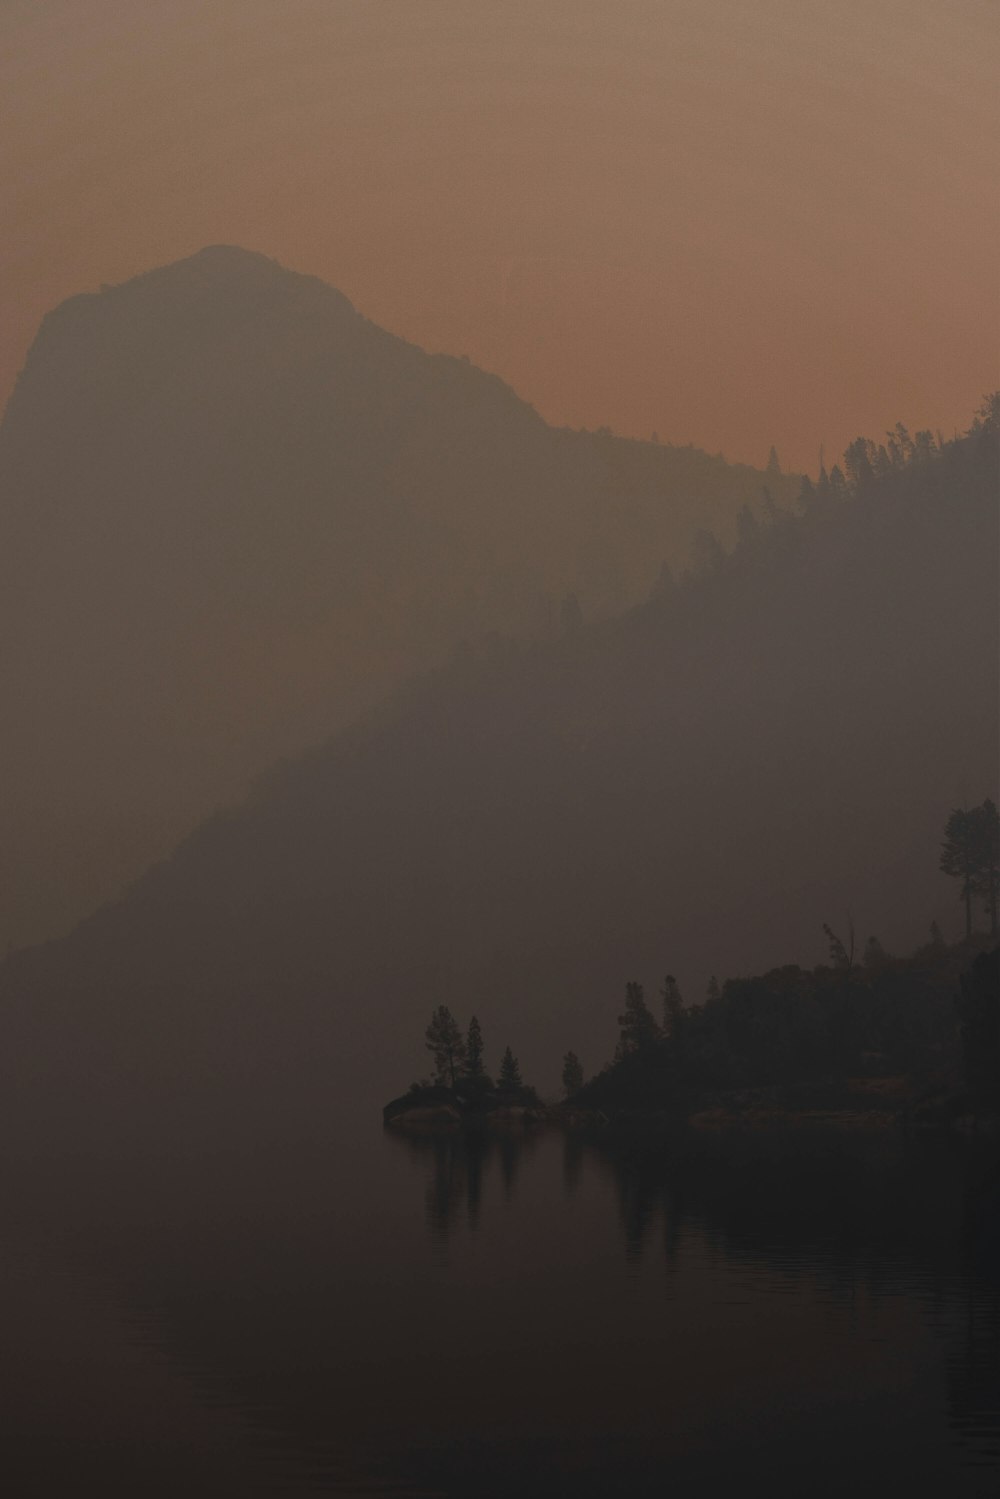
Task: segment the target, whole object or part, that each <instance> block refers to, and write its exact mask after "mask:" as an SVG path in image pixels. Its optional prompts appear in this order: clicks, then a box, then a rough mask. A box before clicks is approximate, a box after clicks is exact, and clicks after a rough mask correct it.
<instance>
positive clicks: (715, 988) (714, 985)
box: [705, 973, 722, 1005]
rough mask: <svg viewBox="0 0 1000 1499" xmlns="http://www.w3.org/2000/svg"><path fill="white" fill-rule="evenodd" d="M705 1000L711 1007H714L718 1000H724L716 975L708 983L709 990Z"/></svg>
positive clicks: (706, 991) (706, 992)
mask: <svg viewBox="0 0 1000 1499" xmlns="http://www.w3.org/2000/svg"><path fill="white" fill-rule="evenodd" d="M705 998H706V1000H707V1001H708V1003H709V1004H710V1005H714V1004H715V1003H716V1002H717V1001H718V1000H720V999H721V998H722V990H721V989H720V988H719V980H718V979H717V978H716V977H715V974H714V973H713V974H712V977H711V978H710V979H709V981H708V988H707V989H706V990H705Z"/></svg>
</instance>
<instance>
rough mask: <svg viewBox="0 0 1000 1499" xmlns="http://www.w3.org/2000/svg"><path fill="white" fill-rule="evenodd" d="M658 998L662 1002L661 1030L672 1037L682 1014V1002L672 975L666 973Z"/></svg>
mask: <svg viewBox="0 0 1000 1499" xmlns="http://www.w3.org/2000/svg"><path fill="white" fill-rule="evenodd" d="M660 998H661V999H662V1001H663V1029H664V1031H665V1032H666V1034H667V1035H668V1036H672V1035H673V1033H674V1031H675V1030H676V1029H677V1027H678V1025H679V1024H680V1020H681V1016H682V1015H683V1013H684V1001H683V1000H682V999H681V991H680V989H679V988H678V987H677V980H676V979H675V978H674V976H673V974H672V973H668V974H667V976H666V978H665V979H664V981H663V988H662V989H661V990H660Z"/></svg>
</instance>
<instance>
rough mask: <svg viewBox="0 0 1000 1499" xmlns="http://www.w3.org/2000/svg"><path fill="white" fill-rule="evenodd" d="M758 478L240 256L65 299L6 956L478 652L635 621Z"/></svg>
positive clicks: (8, 525) (2, 576)
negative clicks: (296, 758) (461, 648)
mask: <svg viewBox="0 0 1000 1499" xmlns="http://www.w3.org/2000/svg"><path fill="white" fill-rule="evenodd" d="M766 478H767V482H768V484H769V485H770V487H771V489H772V491H773V492H774V498H775V499H776V500H778V501H781V500H783V499H784V500H787V499H789V497H790V494H791V492H792V491H793V489H794V487H795V486H794V481H792V480H791V479H788V478H783V477H781V476H780V475H779V476H775V475H774V474H768V475H767V476H766ZM764 479H765V475H763V474H761V473H759V472H758V471H756V470H754V469H750V468H745V467H739V466H732V465H728V464H726V463H725V462H723V461H722V459H721V458H710V457H708V456H707V455H706V454H704V453H700V452H697V451H696V450H694V449H691V448H672V447H667V446H659V445H656V444H651V443H641V442H632V441H625V440H621V439H616V438H614V437H612V436H609V435H600V434H590V433H580V432H571V431H567V430H556V429H553V428H551V427H549V426H547V425H546V424H545V422H544V421H542V419H541V418H540V417H539V416H538V414H537V413H536V412H535V411H534V410H533V409H532V408H531V407H530V406H529V405H527V404H526V403H525V402H524V401H522V400H520V399H519V398H518V397H517V396H516V395H515V394H514V393H513V391H511V390H510V389H509V388H508V387H507V386H505V385H504V384H503V382H502V381H500V380H499V379H497V378H495V377H493V376H491V375H488V374H484V373H483V372H482V371H481V370H478V369H476V368H475V367H474V366H472V365H471V364H469V363H468V362H467V361H466V360H463V359H456V358H450V357H446V356H442V355H429V354H426V353H424V352H423V351H422V350H420V349H418V348H415V347H414V346H412V345H410V344H407V343H405V342H404V341H403V340H401V339H399V338H395V337H393V336H392V335H391V334H389V333H386V332H384V331H383V330H381V329H380V328H377V327H375V326H374V325H373V324H372V323H370V322H369V321H367V320H366V319H365V318H364V317H362V316H361V315H360V314H359V313H357V312H356V311H355V310H354V308H353V307H352V306H351V304H350V303H349V302H348V301H347V299H346V298H345V297H343V296H342V295H341V294H340V293H339V292H337V291H334V290H333V289H332V288H331V287H329V286H326V285H324V284H323V283H322V282H320V281H317V280H315V279H313V278H311V277H307V276H301V275H296V274H293V273H291V272H289V271H287V270H284V269H283V268H282V267H280V266H279V265H277V264H276V263H275V262H273V261H271V260H268V259H266V258H265V257H263V256H261V255H256V254H251V253H248V252H246V251H243V250H238V249H233V248H228V247H225V246H217V247H213V248H210V249H206V250H204V251H202V252H201V253H199V254H197V255H195V256H193V257H191V258H190V259H188V260H185V261H182V262H180V263H178V264H175V265H171V266H168V267H166V268H163V269H160V270H156V271H152V272H150V273H149V274H147V275H143V276H140V277H138V278H136V279H135V280H132V281H129V282H127V283H126V284H124V285H122V286H117V287H105V288H103V289H102V290H101V291H100V292H98V293H94V294H89V295H83V296H78V297H73V298H71V299H70V300H69V301H67V302H65V303H64V304H63V305H62V306H60V307H58V308H57V309H56V310H55V311H54V312H52V313H51V314H50V315H49V316H48V317H47V318H46V319H45V321H44V323H43V324H42V327H41V329H40V331H39V333H38V337H37V339H36V341H35V344H34V346H33V348H32V349H31V351H30V354H29V356H28V359H27V363H26V365H25V368H24V370H23V372H22V374H21V376H20V379H19V381H18V383H17V386H16V389H15V391H14V393H13V395H12V397H11V400H10V402H9V405H8V409H7V411H6V414H5V416H4V420H3V424H2V427H0V691H2V694H3V702H4V705H5V714H6V727H5V734H4V736H3V744H2V748H0V776H2V779H3V784H4V787H5V790H6V792H7V795H6V796H5V797H4V799H3V807H2V812H0V848H2V849H3V850H4V855H5V857H4V861H3V864H4V867H3V876H2V878H3V887H2V889H0V934H2V936H3V939H4V941H5V943H6V942H7V941H22V940H27V939H28V938H30V937H32V936H39V935H43V934H46V933H51V932H53V931H56V930H58V929H60V928H65V926H66V925H67V924H68V923H69V922H70V921H71V920H72V919H74V918H75V917H77V916H79V915H80V914H82V913H83V912H84V911H85V910H87V909H92V908H93V907H94V906H96V905H97V904H98V903H99V901H100V900H103V899H106V898H108V897H109V896H111V895H113V894H115V893H116V892H117V891H118V890H119V889H120V888H121V887H122V886H123V884H124V883H125V881H126V880H127V879H130V878H132V877H134V876H135V875H137V874H138V873H139V872H140V871H141V870H142V869H143V868H144V867H146V865H148V864H149V863H150V862H151V861H152V860H153V859H154V858H157V857H162V856H163V855H164V854H166V853H167V852H168V851H169V849H170V848H171V847H172V846H173V845H174V844H175V843H176V842H177V840H178V839H179V838H180V837H181V836H182V835H183V834H184V833H186V832H187V831H189V830H190V829H191V828H192V827H194V826H195V825H196V823H197V822H198V821H199V820H200V819H201V818H202V817H203V816H205V815H206V814H207V813H209V812H210V811H213V810H214V809H215V808H217V807H218V806H220V805H223V804H227V803H230V802H232V801H234V800H236V799H238V798H239V796H240V795H241V794H243V793H244V792H245V790H246V789H247V788H248V786H249V784H250V782H251V781H252V779H253V777H254V775H256V774H257V773H259V772H260V771H261V770H263V769H264V768H265V766H267V765H268V764H270V763H271V762H272V761H273V760H274V759H275V758H277V757H280V756H283V755H291V754H295V753H297V752H299V751H301V750H302V749H304V748H305V747H307V746H308V745H309V744H312V743H316V742H319V741H320V740H321V739H323V738H325V737H327V736H328V735H329V734H331V733H333V732H334V731H335V730H336V729H338V728H339V727H342V726H343V725H345V724H346V723H348V722H350V721H351V720H352V719H353V718H355V717H356V716H357V714H358V713H359V712H361V711H363V710H364V709H365V708H366V707H368V706H370V705H371V704H373V703H374V702H376V701H377V700H378V699H379V698H380V697H381V696H382V695H383V694H384V693H385V692H386V691H387V690H388V689H390V688H391V687H392V686H393V685H395V684H398V683H399V682H400V681H402V680H404V679H405V677H407V676H408V675H410V674H412V673H413V672H414V671H420V670H425V669H427V668H428V667H429V666H431V665H433V664H435V663H440V662H442V661H443V660H446V659H447V657H448V656H449V654H450V653H451V652H452V651H453V650H454V649H455V647H456V646H457V645H458V644H459V643H460V642H462V641H463V640H471V641H473V642H475V641H480V640H482V639H483V638H484V637H487V636H489V635H491V634H497V633H499V634H500V635H503V636H507V635H516V636H519V637H531V636H539V635H544V634H546V633H551V632H552V631H553V630H554V629H555V628H556V626H557V622H558V617H559V612H560V607H561V605H562V602H563V600H564V599H565V598H566V596H567V595H570V594H573V595H575V596H576V597H577V599H578V601H579V604H580V605H581V607H582V609H583V612H584V615H585V616H587V617H590V618H593V617H596V616H601V615H606V614H608V613H610V612H614V611H617V610H620V609H622V608H624V607H626V606H628V605H630V604H633V603H635V602H637V601H638V600H639V599H641V598H643V597H645V596H646V595H647V594H648V592H649V590H650V587H651V586H652V584H653V582H654V580H655V579H656V577H657V575H658V573H659V571H660V568H661V565H662V563H663V561H664V560H667V561H668V562H669V563H671V564H672V565H673V566H675V567H676V566H678V565H680V564H683V563H684V562H685V560H686V558H687V556H688V553H689V550H690V545H691V541H692V537H693V536H694V534H695V532H696V531H697V530H698V529H699V528H707V529H710V530H715V531H717V532H718V533H719V534H720V535H722V536H724V537H728V536H731V534H732V532H733V530H734V525H735V517H736V514H737V511H738V510H739V508H740V507H741V506H742V505H743V504H744V503H749V504H750V505H751V506H752V507H754V508H756V509H759V508H760V505H761V495H762V484H763V481H764Z"/></svg>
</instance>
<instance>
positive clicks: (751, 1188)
mask: <svg viewBox="0 0 1000 1499" xmlns="http://www.w3.org/2000/svg"><path fill="white" fill-rule="evenodd" d="M990 1169H991V1168H990V1166H989V1163H988V1162H985V1161H983V1160H980V1159H977V1158H976V1157H975V1156H974V1155H973V1154H972V1153H970V1151H969V1150H968V1149H967V1148H959V1147H958V1146H956V1145H950V1144H949V1145H942V1144H931V1143H927V1144H917V1145H913V1146H907V1147H904V1146H903V1145H902V1144H901V1143H900V1142H899V1141H897V1140H895V1139H893V1138H887V1137H875V1138H872V1139H871V1140H868V1141H863V1142H859V1141H853V1142H851V1141H836V1140H832V1141H827V1142H825V1143H822V1144H819V1143H816V1142H813V1143H810V1144H809V1145H808V1147H806V1146H803V1145H802V1144H801V1143H800V1144H795V1143H794V1142H792V1143H791V1144H789V1142H788V1141H781V1140H773V1141H772V1140H768V1139H758V1140H754V1141H748V1140H745V1139H744V1140H743V1141H742V1143H740V1142H737V1143H736V1144H734V1145H730V1144H726V1145H722V1144H721V1143H720V1144H716V1145H712V1144H711V1143H709V1144H708V1145H706V1147H705V1148H704V1150H703V1151H702V1152H700V1153H699V1155H698V1158H697V1159H692V1158H691V1157H690V1156H683V1155H682V1156H677V1155H674V1156H672V1155H671V1154H670V1153H669V1152H648V1153H643V1152H636V1151H621V1150H618V1151H615V1150H612V1149H610V1148H603V1147H598V1146H595V1145H591V1144H585V1143H583V1142H581V1141H580V1140H574V1139H567V1138H565V1137H563V1136H562V1135H561V1134H560V1133H558V1132H557V1131H549V1130H543V1131H541V1132H539V1133H538V1134H534V1135H529V1136H527V1137H525V1138H521V1137H518V1136H511V1137H509V1138H504V1139H496V1140H493V1141H490V1142H483V1141H478V1142H477V1141H476V1140H475V1139H463V1138H461V1137H445V1138H437V1139H433V1138H414V1139H410V1138H407V1137H404V1136H401V1135H394V1134H392V1133H384V1132H383V1131H382V1129H381V1125H380V1123H379V1122H378V1121H377V1117H376V1118H372V1119H366V1118H362V1119H360V1120H359V1119H358V1118H357V1117H356V1116H355V1117H353V1118H350V1119H347V1118H345V1119H342V1120H340V1121H333V1122H332V1123H331V1138H330V1141H329V1142H313V1143H311V1144H310V1145H309V1146H308V1147H306V1148H303V1149H299V1150H292V1149H290V1148H288V1147H287V1146H286V1147H282V1148H280V1149H277V1148H276V1149H275V1150H274V1151H272V1152H266V1151H257V1152H255V1153H253V1154H250V1153H249V1152H248V1153H246V1154H245V1155H239V1154H227V1155H212V1154H211V1153H210V1152H206V1153H203V1154H202V1155H200V1156H199V1157H198V1158H197V1159H192V1158H189V1159H163V1158H157V1159H147V1160H134V1159H133V1160H129V1159H125V1158H123V1159H119V1160H117V1161H113V1162H112V1161H95V1160H92V1159H81V1160H78V1161H65V1160H64V1161H61V1162H53V1161H47V1162H34V1163H21V1164H13V1163H10V1162H8V1163H7V1164H6V1165H5V1166H4V1167H3V1184H4V1199H5V1204H6V1210H5V1215H4V1231H3V1235H2V1239H0V1244H2V1248H0V1316H2V1319H3V1329H4V1346H5V1356H4V1359H3V1373H2V1381H3V1387H2V1390H0V1399H2V1402H3V1408H4V1410H5V1412H6V1416H5V1440H4V1447H3V1458H2V1461H3V1465H4V1473H5V1480H6V1488H7V1491H8V1492H9V1493H12V1494H17V1495H18V1496H21V1495H30V1494H39V1495H60V1496H61V1495H63V1494H68V1493H70V1492H75V1491H77V1489H79V1488H83V1487H87V1488H88V1489H89V1488H93V1489H95V1490H97V1491H100V1492H102V1493H103V1494H105V1495H108V1494H115V1495H117V1494H119V1493H121V1494H130V1495H133V1496H136V1495H142V1496H146V1495H160V1494H163V1495H168V1494H169V1495H173V1496H176V1495H179V1494H188V1495H201V1494H206V1495H212V1496H213V1499H218V1496H223V1495H229V1494H233V1495H250V1494H257V1493H261V1494H288V1495H290V1496H291V1495H295V1494H299V1493H301V1494H336V1495H362V1494H363V1495H367V1496H373V1495H382V1494H385V1495H390V1494H391V1495H394V1496H406V1495H414V1496H416V1495H446V1496H463V1499H465V1496H474V1495H484V1496H493V1495H501V1494H503V1495H511V1494H517V1495H526V1496H529V1499H531V1496H535V1495H539V1496H540V1495H546V1496H552V1495H562V1494H566V1495H574V1496H576V1495H579V1496H587V1499H589V1496H594V1499H596V1496H598V1495H601V1496H604V1495H609V1494H612V1493H619V1494H623V1495H637V1496H644V1495H647V1494H648V1495H653V1494H658V1495H659V1494H662V1493H664V1492H666V1491H668V1490H669V1488H670V1486H671V1485H675V1486H676V1488H675V1492H677V1493H680V1494H688V1493H692V1494H693V1493H698V1494H699V1495H714V1494H727V1495H728V1494H729V1493H731V1492H732V1491H733V1489H734V1487H736V1486H739V1488H740V1489H741V1490H745V1489H747V1488H748V1487H749V1488H750V1489H752V1490H754V1491H757V1490H758V1488H760V1489H761V1490H766V1491H768V1492H770V1493H772V1494H774V1493H780V1494H785V1493H787V1494H789V1495H791V1494H797V1495H801V1494H810V1495H815V1494H829V1495H834V1494H836V1495H842V1494H843V1493H844V1492H845V1491H846V1490H848V1489H850V1490H851V1491H853V1492H856V1493H881V1492H889V1490H890V1486H891V1488H892V1489H893V1490H895V1489H897V1488H900V1489H902V1490H903V1491H906V1490H907V1489H908V1490H909V1491H910V1492H913V1493H916V1492H920V1493H939V1494H949V1495H975V1494H989V1495H995V1494H997V1493H998V1492H1000V1275H998V1261H1000V1253H998V1252H997V1249H998V1243H997V1239H996V1220H995V1218H993V1219H992V1220H990V1218H989V1217H988V1215H984V1214H983V1211H982V1203H983V1201H984V1200H985V1191H986V1190H988V1189H984V1187H983V1182H984V1180H985V1179H987V1177H988V1173H989V1171H990ZM992 1192H993V1195H994V1198H995V1196H996V1193H997V1185H996V1179H995V1177H994V1179H993V1186H992ZM991 1222H992V1227H991Z"/></svg>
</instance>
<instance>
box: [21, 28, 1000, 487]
mask: <svg viewBox="0 0 1000 1499" xmlns="http://www.w3.org/2000/svg"><path fill="white" fill-rule="evenodd" d="M998 38H1000V26H998V7H997V5H996V3H995V0H948V3H947V4H945V3H942V0H836V3H831V0H490V3H488V4H487V3H485V0H0V98H2V100H3V128H2V132H0V194H2V201H3V203H4V205H5V211H4V214H3V221H2V228H0V236H2V238H0V269H2V278H0V329H2V342H0V392H2V398H4V399H5V398H6V394H7V391H8V390H9V388H10V384H11V382H12V380H13V378H14V376H15V374H16V371H17V370H18V368H19V367H20V365H21V363H22V361H23V359H24V355H25V351H26V349H27V347H28V345H29V343H30V341H31V338H32V337H33V335H34V332H35V329H36V327H37V325H38V322H39V320H40V318H41V317H42V316H43V314H44V313H45V312H46V311H47V310H48V308H50V307H51V306H52V305H53V304H55V303H56V302H57V301H59V300H60V299H61V298H63V297H65V296H68V295H70V294H71V293H74V292H77V291H82V290H89V289H95V288H96V287H97V286H98V285H99V284H100V283H101V282H115V281H120V280H123V279H125V278H126V277H128V276H131V275H133V274H135V273H136V272H138V271H142V270H145V269H148V268H150V267H152V266H154V265H158V264H163V263H164V262H167V261H169V260H173V259H176V258H178V257H180V256H183V255H186V254H189V253H191V252H192V251H194V250H197V249H199V248H200V247H201V246H203V245H205V244H211V243H217V242H230V243H235V244H240V245H244V246H246V247H247V248H250V249H256V250H262V251H264V252H265V253H267V254H270V255H273V256H275V257H277V258H278V259H279V260H281V261H282V262H283V263H285V264H286V265H288V266H291V267H293V268H295V269H297V270H303V271H309V272H313V273H315V274H317V275H319V276H322V277H323V278H324V279H325V280H328V281H330V282H332V283H333V284H334V285H336V286H338V287H339V288H340V289H341V290H342V291H344V292H345V293H346V294H347V295H348V296H349V297H350V298H351V300H352V301H353V302H354V303H355V305H356V306H358V307H359V308H360V309H361V310H362V311H363V312H365V313H366V314H367V315H368V316H369V317H371V318H372V319H374V320H375V321H376V322H379V323H381V324H383V325H384V326H385V327H387V328H390V329H392V330H393V331H394V332H397V333H401V334H403V335H404V336H405V337H407V338H410V339H413V340H414V341H415V342H417V343H419V344H422V345H423V346H424V347H426V348H429V349H432V350H438V349H441V350H446V351H449V352H451V353H456V354H460V353H465V354H468V355H469V356H470V357H471V358H472V359H473V360H474V361H475V362H476V363H478V364H481V365H483V366H485V367H486V368H488V369H490V370H494V371H496V372H497V373H498V374H500V375H502V376H503V377H504V378H505V379H507V380H508V381H510V383H511V384H512V385H513V386H514V387H515V388H516V389H517V390H518V391H519V392H520V393H521V394H522V395H523V396H525V397H526V398H527V399H528V400H530V401H532V402H533V403H534V404H535V405H536V406H537V407H538V409H539V410H540V411H541V412H542V413H543V415H544V416H546V417H547V418H548V419H549V420H551V421H553V422H556V423H568V424H570V425H572V426H582V425H586V426H598V425H601V424H603V423H608V424H610V425H611V426H613V427H614V428H615V430H616V431H619V432H623V433H627V434H633V435H639V436H648V435H649V433H650V432H651V431H653V430H654V429H655V430H657V431H658V432H659V434H660V435H661V437H663V438H664V439H669V440H672V441H677V442H687V441H691V442H694V443H696V444H698V445H699V446H703V447H705V448H707V449H709V450H710V451H713V452H715V451H718V450H719V449H721V450H723V451H724V452H725V454H726V456H727V457H730V458H741V459H746V460H748V461H752V462H760V463H763V462H764V461H765V460H766V457H767V450H768V446H769V444H770V443H772V442H774V443H776V444H777V446H778V449H779V453H780V455H781V458H782V460H783V462H784V464H785V465H786V466H808V467H809V468H810V469H813V468H815V466H816V456H817V451H818V448H819V445H820V443H821V442H822V443H825V444H826V450H827V454H828V455H832V454H835V453H837V452H839V451H840V450H841V449H842V448H843V446H844V445H845V443H846V442H847V441H848V440H849V439H851V438H852V437H854V436H855V435H857V433H859V432H866V433H868V434H871V435H878V434H880V433H881V432H882V430H883V429H884V428H885V427H886V426H887V425H889V424H890V423H892V422H895V421H896V420H897V419H902V420H904V421H906V422H908V423H909V424H910V425H912V426H924V425H927V426H932V427H941V428H942V429H944V430H945V431H946V432H950V431H951V430H952V429H953V428H954V427H956V426H958V427H962V426H965V425H967V424H968V419H969V417H970V415H971V412H972V410H973V409H974V407H975V406H976V405H977V404H978V401H979V398H980V396H981V395H982V394H983V392H984V391H985V390H986V389H988V388H990V387H992V386H993V385H995V384H996V383H997V380H998V376H997V332H998V317H997V276H996V267H997V246H998V244H1000V232H998V231H1000V194H998V192H997V180H996V175H997V174H996V164H997V146H998V142H1000V89H998V88H997V79H998V77H1000V46H998Z"/></svg>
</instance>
